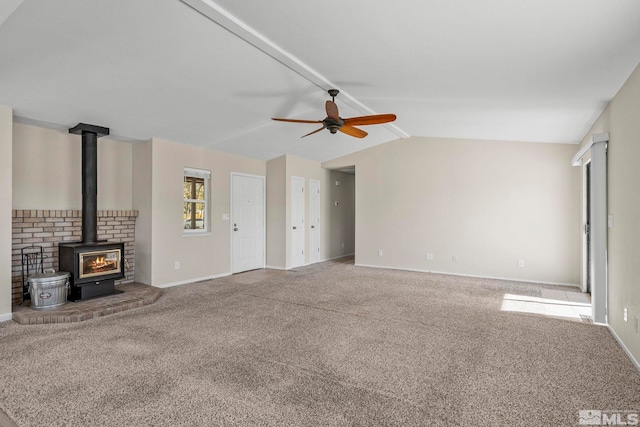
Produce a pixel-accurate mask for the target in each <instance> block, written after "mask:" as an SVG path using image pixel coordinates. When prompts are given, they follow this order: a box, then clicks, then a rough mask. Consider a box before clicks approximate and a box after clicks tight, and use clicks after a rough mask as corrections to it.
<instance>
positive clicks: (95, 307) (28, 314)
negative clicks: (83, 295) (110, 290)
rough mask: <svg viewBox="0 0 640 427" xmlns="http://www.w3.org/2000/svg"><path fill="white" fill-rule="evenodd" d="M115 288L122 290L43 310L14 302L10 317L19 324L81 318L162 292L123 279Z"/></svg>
mask: <svg viewBox="0 0 640 427" xmlns="http://www.w3.org/2000/svg"><path fill="white" fill-rule="evenodd" d="M116 288H117V289H119V290H121V291H124V292H123V293H121V294H115V295H108V296H104V297H101V298H96V299H92V300H88V301H79V302H69V303H67V304H64V305H61V306H60V307H55V308H48V309H44V310H34V309H32V308H29V307H24V306H16V307H15V309H14V311H13V320H14V321H15V322H17V323H20V324H21V325H40V324H44V323H72V322H82V321H83V320H89V319H95V318H97V317H103V316H108V315H110V314H115V313H120V312H122V311H127V310H131V309H134V308H138V307H143V306H145V305H149V304H153V303H154V302H156V301H157V300H158V298H160V296H161V295H162V292H163V289H159V288H154V287H153V286H147V285H143V284H140V283H127V284H125V285H119V286H117V287H116Z"/></svg>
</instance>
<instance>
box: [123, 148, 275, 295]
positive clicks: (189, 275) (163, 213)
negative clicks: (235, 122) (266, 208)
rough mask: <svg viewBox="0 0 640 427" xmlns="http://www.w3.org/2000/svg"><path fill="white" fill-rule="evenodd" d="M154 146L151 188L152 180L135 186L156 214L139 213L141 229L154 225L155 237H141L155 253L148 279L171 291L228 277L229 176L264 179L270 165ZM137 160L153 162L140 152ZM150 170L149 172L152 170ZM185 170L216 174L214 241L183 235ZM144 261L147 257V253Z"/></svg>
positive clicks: (213, 177)
mask: <svg viewBox="0 0 640 427" xmlns="http://www.w3.org/2000/svg"><path fill="white" fill-rule="evenodd" d="M150 144H151V165H150V167H151V188H149V187H148V185H149V182H148V180H145V179H142V180H141V181H140V182H138V181H135V182H134V190H133V192H134V194H136V195H137V194H140V193H141V192H145V191H150V192H151V195H152V196H151V197H152V200H151V210H150V211H146V212H144V215H143V212H140V213H139V216H138V221H141V224H147V225H146V226H144V227H148V226H149V224H150V235H149V232H148V231H147V232H146V235H145V236H144V237H141V238H142V239H143V242H144V243H143V244H150V247H151V251H150V254H147V255H146V256H150V257H151V263H150V270H151V274H150V275H149V274H146V277H145V279H147V280H149V279H150V280H151V283H150V284H152V285H154V286H167V285H173V284H178V283H187V282H191V281H194V280H200V279H204V278H210V277H215V276H219V275H224V274H229V272H230V261H231V260H230V254H229V249H230V230H229V221H228V220H223V219H222V218H223V214H228V213H229V212H230V199H229V196H230V174H231V172H240V173H247V174H252V175H260V176H265V174H266V165H265V162H264V161H261V160H254V159H249V158H244V157H239V156H235V155H231V154H226V153H221V152H216V151H212V150H207V149H203V148H197V147H192V146H188V145H183V144H178V143H175V142H171V141H165V140H161V139H157V138H154V139H152V141H151V142H150ZM138 154H140V155H141V156H143V157H146V158H147V161H148V157H149V153H148V152H145V153H139V152H136V158H137V155H138ZM145 167H146V168H147V169H148V167H149V165H148V164H147V165H146V166H145ZM185 167H192V168H199V169H206V170H209V171H211V192H210V200H211V204H210V215H211V217H210V219H211V233H210V234H209V235H204V236H185V235H184V233H183V231H184V230H183V219H182V208H183V206H182V182H183V176H184V168H185ZM145 173H148V172H145ZM136 203H137V202H136ZM143 204H144V203H143ZM146 204H147V205H148V201H147V203H146ZM140 231H141V232H143V233H144V231H143V230H140ZM136 232H138V229H136ZM136 237H138V236H136ZM141 256H145V255H144V252H143V254H141ZM145 262H146V263H147V264H148V260H144V259H143V260H142V263H145ZM175 262H179V263H180V269H178V270H176V269H175V268H174V264H175ZM143 271H144V270H143ZM140 279H141V280H142V279H143V277H142V276H140Z"/></svg>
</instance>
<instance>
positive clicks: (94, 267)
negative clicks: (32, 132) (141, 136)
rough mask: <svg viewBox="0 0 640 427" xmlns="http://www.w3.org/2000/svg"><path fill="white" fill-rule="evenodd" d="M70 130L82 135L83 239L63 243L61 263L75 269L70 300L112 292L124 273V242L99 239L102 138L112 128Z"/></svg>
mask: <svg viewBox="0 0 640 427" xmlns="http://www.w3.org/2000/svg"><path fill="white" fill-rule="evenodd" d="M69 133H73V134H81V135H82V241H81V242H69V243H60V244H59V245H58V249H59V257H58V261H59V267H60V270H61V271H68V272H69V273H71V277H70V279H69V284H70V291H69V300H70V301H79V300H85V299H89V298H96V297H100V296H104V295H112V294H114V293H118V292H120V291H116V290H115V283H114V282H115V280H116V279H122V278H123V277H124V243H118V242H106V241H98V207H97V200H98V185H97V181H98V138H99V137H101V136H105V135H109V129H108V128H105V127H101V126H95V125H88V124H84V123H80V124H78V125H77V126H75V127H73V128H71V129H69Z"/></svg>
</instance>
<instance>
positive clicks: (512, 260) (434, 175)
mask: <svg viewBox="0 0 640 427" xmlns="http://www.w3.org/2000/svg"><path fill="white" fill-rule="evenodd" d="M576 148H577V146H576V145H564V144H540V143H525V142H491V141H475V140H456V139H442V138H409V139H404V140H397V141H394V142H390V143H387V144H384V145H381V146H377V147H374V148H371V149H368V150H365V151H361V152H358V153H354V154H352V155H349V156H345V157H343V158H340V159H335V160H332V161H328V162H325V163H323V166H325V167H330V168H332V167H335V168H339V167H343V166H348V165H355V166H356V248H355V252H356V263H357V264H361V265H372V266H381V267H390V268H405V269H417V270H426V271H437V272H446V273H455V274H465V275H478V276H489V277H501V278H510V279H517V280H531V281H539V282H552V283H567V284H578V282H579V278H580V267H579V265H580V264H579V263H580V231H581V230H580V221H579V215H580V197H579V192H580V175H579V171H578V170H577V169H576V168H572V167H571V166H570V160H571V157H572V156H573V154H574V153H575V151H576ZM379 250H382V251H383V256H379V255H378V251H379ZM427 253H431V254H433V256H434V259H433V260H432V261H427V260H426V254H427ZM453 257H455V258H456V260H455V262H454V261H453ZM519 259H523V260H524V261H525V267H523V268H520V267H518V260H519Z"/></svg>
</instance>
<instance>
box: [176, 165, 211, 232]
mask: <svg viewBox="0 0 640 427" xmlns="http://www.w3.org/2000/svg"><path fill="white" fill-rule="evenodd" d="M210 178H211V172H209V171H207V170H202V169H192V168H184V183H183V186H182V188H183V196H184V204H183V212H182V221H183V228H184V232H185V233H199V232H200V233H202V232H207V231H209V221H208V219H207V217H208V216H209V215H208V214H207V213H208V212H209V207H208V201H209V200H208V199H209V194H208V193H209V179H210Z"/></svg>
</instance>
